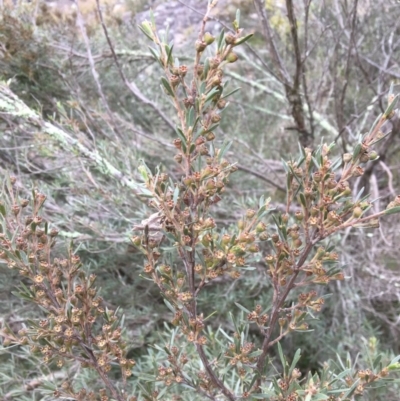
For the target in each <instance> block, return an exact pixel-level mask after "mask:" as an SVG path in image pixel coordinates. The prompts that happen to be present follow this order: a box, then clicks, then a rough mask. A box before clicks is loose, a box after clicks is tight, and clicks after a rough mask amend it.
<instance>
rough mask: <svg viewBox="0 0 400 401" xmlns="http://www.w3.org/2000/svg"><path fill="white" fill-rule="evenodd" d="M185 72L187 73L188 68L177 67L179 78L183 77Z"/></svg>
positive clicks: (183, 66) (184, 66)
mask: <svg viewBox="0 0 400 401" xmlns="http://www.w3.org/2000/svg"><path fill="white" fill-rule="evenodd" d="M187 71H188V68H187V66H186V65H181V66H180V67H179V75H180V76H181V77H184V76H185V75H186V74H187Z"/></svg>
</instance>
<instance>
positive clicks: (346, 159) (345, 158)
mask: <svg viewBox="0 0 400 401" xmlns="http://www.w3.org/2000/svg"><path fill="white" fill-rule="evenodd" d="M352 159H353V155H352V154H351V153H345V154H344V155H343V161H344V162H345V163H349V162H351V160H352Z"/></svg>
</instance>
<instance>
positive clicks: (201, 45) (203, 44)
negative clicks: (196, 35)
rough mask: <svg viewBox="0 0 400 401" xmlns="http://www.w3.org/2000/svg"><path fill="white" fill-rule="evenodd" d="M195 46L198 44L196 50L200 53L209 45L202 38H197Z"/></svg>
mask: <svg viewBox="0 0 400 401" xmlns="http://www.w3.org/2000/svg"><path fill="white" fill-rule="evenodd" d="M195 46H196V51H197V52H198V53H201V52H202V51H203V50H204V49H205V48H206V47H207V43H206V42H204V41H202V40H196V44H195Z"/></svg>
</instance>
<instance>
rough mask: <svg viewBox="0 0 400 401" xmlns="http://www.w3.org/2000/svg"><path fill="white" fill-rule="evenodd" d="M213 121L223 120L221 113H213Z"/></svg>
mask: <svg viewBox="0 0 400 401" xmlns="http://www.w3.org/2000/svg"><path fill="white" fill-rule="evenodd" d="M211 121H212V122H213V123H214V124H215V123H218V122H220V121H221V116H220V115H219V114H213V115H212V116H211Z"/></svg>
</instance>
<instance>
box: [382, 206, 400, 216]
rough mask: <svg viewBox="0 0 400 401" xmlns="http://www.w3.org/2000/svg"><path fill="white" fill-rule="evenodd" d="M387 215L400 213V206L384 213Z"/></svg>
mask: <svg viewBox="0 0 400 401" xmlns="http://www.w3.org/2000/svg"><path fill="white" fill-rule="evenodd" d="M384 213H385V214H386V215H389V214H395V213H400V206H395V207H391V208H390V209H386V210H385V212H384Z"/></svg>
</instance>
